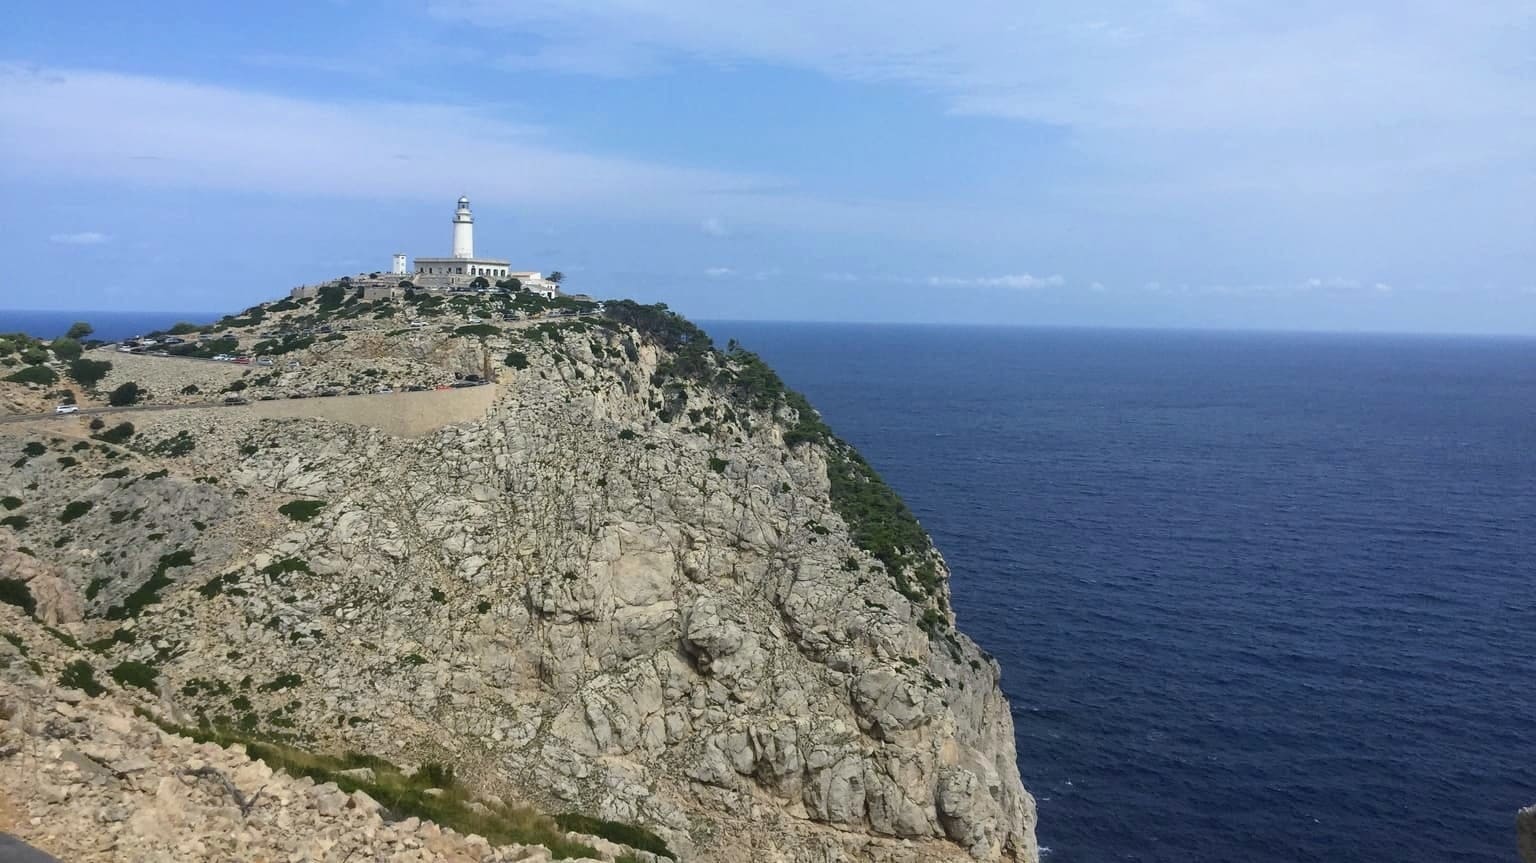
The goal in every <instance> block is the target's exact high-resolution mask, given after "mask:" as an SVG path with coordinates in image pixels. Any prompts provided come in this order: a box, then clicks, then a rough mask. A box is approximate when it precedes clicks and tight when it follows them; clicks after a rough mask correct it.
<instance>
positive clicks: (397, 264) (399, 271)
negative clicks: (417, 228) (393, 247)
mask: <svg viewBox="0 0 1536 863" xmlns="http://www.w3.org/2000/svg"><path fill="white" fill-rule="evenodd" d="M390 272H391V273H393V274H394V275H397V276H403V275H405V255H403V254H400V253H398V252H397V253H395V260H394V266H393V267H391V268H390Z"/></svg>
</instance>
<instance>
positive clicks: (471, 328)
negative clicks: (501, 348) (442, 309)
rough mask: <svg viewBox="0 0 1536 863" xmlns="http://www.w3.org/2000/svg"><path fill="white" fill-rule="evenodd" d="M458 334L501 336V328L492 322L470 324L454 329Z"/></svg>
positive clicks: (455, 333) (454, 332)
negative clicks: (494, 325)
mask: <svg viewBox="0 0 1536 863" xmlns="http://www.w3.org/2000/svg"><path fill="white" fill-rule="evenodd" d="M453 334H454V335H456V336H482V337H483V336H499V335H501V330H500V329H498V328H496V327H493V326H491V325H490V324H468V325H466V326H462V327H459V328H458V329H456V330H454V331H453Z"/></svg>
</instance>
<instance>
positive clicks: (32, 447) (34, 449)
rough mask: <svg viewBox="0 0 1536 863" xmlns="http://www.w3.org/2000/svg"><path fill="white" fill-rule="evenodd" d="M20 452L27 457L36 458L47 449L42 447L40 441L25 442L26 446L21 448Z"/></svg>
mask: <svg viewBox="0 0 1536 863" xmlns="http://www.w3.org/2000/svg"><path fill="white" fill-rule="evenodd" d="M21 451H22V452H24V453H26V454H27V455H29V456H32V457H33V458H37V457H38V456H40V455H42V454H43V453H45V452H47V451H48V447H46V446H44V445H43V443H42V442H41V441H35V440H33V441H27V445H26V446H24V447H22V448H21Z"/></svg>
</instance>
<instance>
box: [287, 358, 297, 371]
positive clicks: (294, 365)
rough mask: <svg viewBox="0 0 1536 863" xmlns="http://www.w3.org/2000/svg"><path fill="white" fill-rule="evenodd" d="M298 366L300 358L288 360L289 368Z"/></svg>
mask: <svg viewBox="0 0 1536 863" xmlns="http://www.w3.org/2000/svg"><path fill="white" fill-rule="evenodd" d="M298 367H299V361H298V360H289V361H288V368H290V369H296V368H298Z"/></svg>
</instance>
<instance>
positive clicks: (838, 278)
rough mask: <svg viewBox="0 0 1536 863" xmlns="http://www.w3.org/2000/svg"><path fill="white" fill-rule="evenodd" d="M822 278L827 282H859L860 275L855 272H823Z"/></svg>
mask: <svg viewBox="0 0 1536 863" xmlns="http://www.w3.org/2000/svg"><path fill="white" fill-rule="evenodd" d="M821 279H822V281H825V282H857V281H858V280H859V277H858V276H856V275H854V274H853V273H822V274H821Z"/></svg>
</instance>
